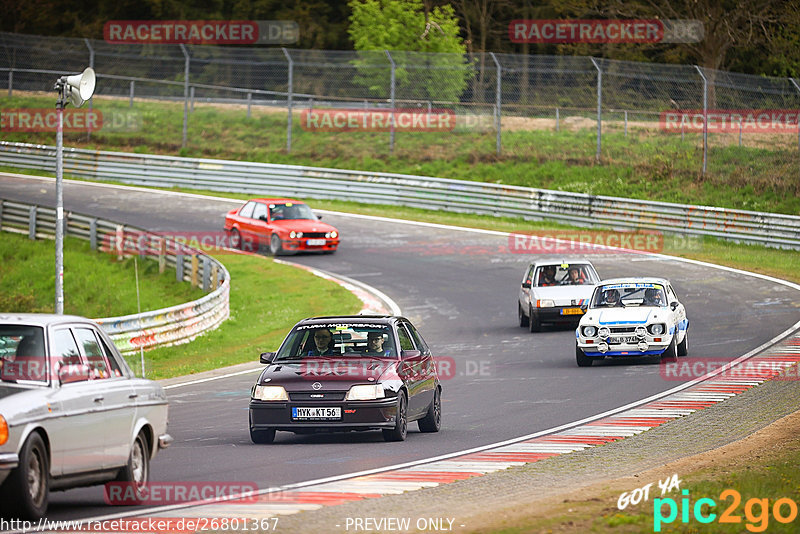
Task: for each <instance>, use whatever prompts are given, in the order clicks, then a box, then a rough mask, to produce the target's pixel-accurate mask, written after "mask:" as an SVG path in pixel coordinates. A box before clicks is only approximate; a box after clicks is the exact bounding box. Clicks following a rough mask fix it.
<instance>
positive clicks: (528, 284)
mask: <svg viewBox="0 0 800 534" xmlns="http://www.w3.org/2000/svg"><path fill="white" fill-rule="evenodd" d="M530 287H531V281H530V280H525V281H524V282H522V288H523V289H529V288H530Z"/></svg>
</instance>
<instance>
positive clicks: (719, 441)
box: [278, 333, 800, 533]
mask: <svg viewBox="0 0 800 534" xmlns="http://www.w3.org/2000/svg"><path fill="white" fill-rule="evenodd" d="M795 335H796V333H795ZM798 410H800V380H798V379H797V378H796V373H795V378H794V379H792V380H780V379H773V380H769V381H767V382H764V383H762V384H761V385H759V386H756V387H753V388H751V389H749V390H747V391H746V392H744V393H742V394H740V395H737V396H735V397H732V398H730V399H728V400H726V401H724V402H721V403H717V404H715V405H713V406H711V407H709V408H706V409H703V410H698V411H696V412H694V413H692V414H690V415H688V416H684V417H681V418H679V419H676V420H673V421H670V422H668V423H666V424H663V425H661V426H659V427H656V428H653V429H651V430H648V431H646V432H643V433H641V434H637V435H635V436H633V437H629V438H626V439H623V440H620V441H616V442H613V443H610V444H606V445H603V446H599V447H593V448H590V449H586V450H583V451H579V452H573V453H570V454H562V455H559V456H556V457H553V458H548V459H546V460H541V461H538V462H534V463H529V464H526V465H524V466H520V467H512V468H509V469H506V470H504V471H500V472H496V473H492V474H488V475H484V476H477V477H473V478H470V479H467V480H461V481H457V482H453V483H450V484H445V485H441V486H439V487H436V488H427V489H422V490H418V491H412V492H407V493H403V494H400V495H391V496H386V497H381V498H377V499H365V500H361V501H355V502H350V503H346V504H342V505H338V506H327V507H324V508H322V509H319V510H315V511H306V512H300V513H298V514H294V515H290V516H281V517H280V520H279V525H278V529H279V530H280V531H281V532H321V533H338V532H355V531H359V532H365V531H367V532H373V530H372V529H369V530H364V529H358V530H356V529H355V528H354V526H353V525H354V523H353V521H354V520H355V519H356V518H374V519H376V520H380V519H381V518H411V526H412V528H411V529H410V530H409V531H411V532H419V531H420V530H417V529H416V528H415V524H416V522H417V520H418V519H419V518H440V519H443V520H444V521H443V526H444V527H450V524H449V523H448V519H451V520H453V522H452V524H451V525H452V526H451V527H450V528H451V529H452V531H453V532H474V531H480V532H487V531H492V530H494V529H495V528H502V526H505V527H508V526H510V525H513V524H514V523H513V520H512V521H511V522H509V521H508V520H509V519H511V518H510V517H509V516H507V515H506V511H508V512H509V513H510V512H511V509H512V508H517V509H518V508H519V507H520V506H525V507H527V508H529V509H530V510H536V511H537V513H545V514H546V511H547V507H548V506H555V505H556V504H557V503H562V502H564V498H566V497H570V496H572V497H574V496H575V495H582V496H583V497H584V498H585V497H589V495H587V494H584V492H583V491H581V490H586V489H588V488H590V487H591V486H597V485H598V484H601V483H604V482H608V481H613V480H618V479H620V478H621V477H636V476H637V474H639V473H642V472H644V471H647V470H651V469H656V468H659V467H663V466H664V465H665V464H667V463H670V462H674V461H675V460H679V459H681V458H687V457H690V456H693V455H698V454H701V453H703V452H706V451H711V450H712V449H716V448H718V447H721V446H723V445H726V444H730V443H733V442H736V441H738V440H742V439H743V438H745V437H747V436H750V435H751V434H753V433H755V432H756V431H759V430H760V429H764V427H767V426H768V425H770V424H772V423H774V422H775V421H778V420H779V419H781V418H783V417H785V416H787V415H789V414H792V413H794V412H796V411H798ZM795 419H796V418H795ZM443 424H444V425H445V427H446V425H447V420H446V419H443ZM765 431H767V432H768V431H769V429H765ZM417 437H419V436H412V437H411V439H415V438H417ZM420 446H422V447H424V443H423V440H420ZM710 454H711V455H712V458H713V453H710ZM720 454H724V452H721V453H720ZM694 467H695V468H699V467H701V465H694ZM678 475H679V476H680V475H681V473H678ZM640 480H641V482H642V484H639V481H640ZM655 481H656V480H649V479H648V480H643V479H636V478H631V479H630V484H628V486H629V487H628V490H633V489H635V488H636V487H639V486H640V485H643V484H644V483H647V482H655ZM309 489H310V488H309ZM571 494H572V495H571ZM512 515H513V514H512ZM348 518H350V520H351V521H350V523H349V529H348V528H347V527H348V522H347V520H348ZM504 518H505V519H504ZM372 524H373V525H374V524H375V523H372ZM383 524H385V525H388V524H389V523H383ZM423 524H424V523H423ZM445 530H446V528H445ZM384 531H386V532H390V531H394V532H397V530H384Z"/></svg>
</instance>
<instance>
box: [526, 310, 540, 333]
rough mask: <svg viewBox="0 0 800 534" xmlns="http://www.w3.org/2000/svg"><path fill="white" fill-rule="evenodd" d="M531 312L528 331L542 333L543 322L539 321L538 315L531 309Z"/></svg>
mask: <svg viewBox="0 0 800 534" xmlns="http://www.w3.org/2000/svg"><path fill="white" fill-rule="evenodd" d="M529 311H530V317H529V318H528V330H530V331H531V332H541V331H542V322H541V321H540V320H539V318H538V317H537V316H536V314H535V313H533V308H530V309H529Z"/></svg>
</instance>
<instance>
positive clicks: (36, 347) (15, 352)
mask: <svg viewBox="0 0 800 534" xmlns="http://www.w3.org/2000/svg"><path fill="white" fill-rule="evenodd" d="M0 381H2V382H6V383H24V384H37V383H38V384H45V383H47V382H48V380H47V358H46V357H45V347H44V332H43V330H42V328H41V327H38V326H22V325H0Z"/></svg>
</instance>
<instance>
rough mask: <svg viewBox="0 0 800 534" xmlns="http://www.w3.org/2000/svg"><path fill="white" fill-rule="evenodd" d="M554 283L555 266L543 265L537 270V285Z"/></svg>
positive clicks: (552, 284) (551, 284)
mask: <svg viewBox="0 0 800 534" xmlns="http://www.w3.org/2000/svg"><path fill="white" fill-rule="evenodd" d="M556 284H557V282H556V266H555V265H548V266H547V267H543V268H542V270H541V271H540V272H539V286H554V285H556Z"/></svg>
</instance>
